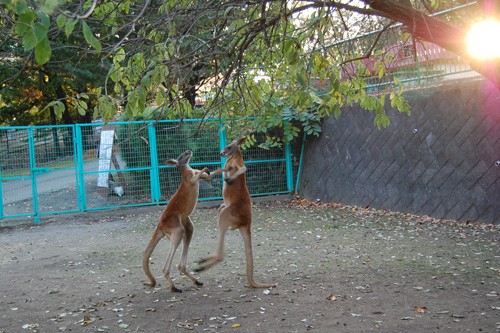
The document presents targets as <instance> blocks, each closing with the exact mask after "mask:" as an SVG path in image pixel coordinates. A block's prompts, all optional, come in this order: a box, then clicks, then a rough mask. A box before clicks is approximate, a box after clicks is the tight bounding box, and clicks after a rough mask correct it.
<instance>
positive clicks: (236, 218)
mask: <svg viewBox="0 0 500 333" xmlns="http://www.w3.org/2000/svg"><path fill="white" fill-rule="evenodd" d="M243 142H245V138H242V139H239V140H238V139H237V140H233V141H232V142H231V143H230V144H229V145H227V146H226V147H225V148H224V149H223V150H222V151H221V153H220V154H221V156H222V157H229V159H228V160H227V161H226V164H225V166H224V169H220V170H217V171H214V172H212V173H211V176H215V175H217V174H220V173H222V172H224V176H225V177H224V180H225V183H224V186H223V188H222V195H223V199H224V203H223V204H222V205H221V206H220V207H219V212H218V217H217V219H218V224H219V236H218V240H217V252H216V254H215V255H214V256H209V257H206V258H202V259H200V260H199V261H198V264H199V267H197V268H196V269H195V271H196V272H201V271H204V270H206V269H209V268H211V267H213V266H215V265H217V264H218V263H220V262H222V261H223V260H224V237H225V235H226V232H227V230H228V229H231V230H234V229H239V230H240V233H241V236H242V237H243V242H244V245H245V257H246V262H247V265H246V275H247V281H248V285H249V287H251V288H271V287H276V284H259V283H256V282H255V280H254V277H253V252H252V230H251V226H252V203H251V200H250V193H249V192H248V188H247V185H246V179H245V171H246V170H247V168H246V166H245V163H244V161H243V156H242V154H241V150H240V147H239V146H240V145H241V144H242V143H243Z"/></svg>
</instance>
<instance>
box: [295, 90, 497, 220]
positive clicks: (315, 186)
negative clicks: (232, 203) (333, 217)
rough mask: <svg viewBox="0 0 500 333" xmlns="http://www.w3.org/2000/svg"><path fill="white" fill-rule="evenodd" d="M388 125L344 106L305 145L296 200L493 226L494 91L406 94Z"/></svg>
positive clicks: (495, 125)
mask: <svg viewBox="0 0 500 333" xmlns="http://www.w3.org/2000/svg"><path fill="white" fill-rule="evenodd" d="M406 97H407V99H408V100H409V101H410V105H411V108H412V112H411V115H410V116H407V115H405V114H400V113H398V112H396V111H394V110H391V109H390V103H388V102H387V103H386V105H387V106H388V107H387V110H388V111H387V112H388V114H389V115H390V118H391V125H390V126H389V127H388V128H386V129H377V128H376V127H375V126H374V125H373V118H374V116H373V114H371V113H369V112H367V111H363V110H360V109H359V107H357V106H355V107H347V108H345V109H344V110H343V114H342V115H341V116H340V117H339V118H338V119H335V117H333V116H332V117H330V118H328V119H325V120H324V122H323V126H322V127H323V132H322V134H321V136H320V137H319V138H313V137H310V138H308V140H307V141H306V146H305V152H304V159H303V170H302V174H301V179H300V184H299V194H300V195H301V196H303V197H305V198H307V199H310V200H317V199H319V200H321V201H323V202H339V203H344V204H348V205H357V206H361V207H373V208H382V209H389V210H395V211H401V212H409V213H415V214H419V215H429V216H432V217H436V218H445V219H453V220H458V221H477V222H482V223H497V224H498V223H500V92H499V91H498V90H497V89H496V88H494V87H493V86H492V85H491V84H489V83H488V82H482V81H481V82H472V83H468V84H465V83H456V84H453V85H447V86H441V87H434V88H431V89H427V90H419V91H414V92H408V93H407V94H406Z"/></svg>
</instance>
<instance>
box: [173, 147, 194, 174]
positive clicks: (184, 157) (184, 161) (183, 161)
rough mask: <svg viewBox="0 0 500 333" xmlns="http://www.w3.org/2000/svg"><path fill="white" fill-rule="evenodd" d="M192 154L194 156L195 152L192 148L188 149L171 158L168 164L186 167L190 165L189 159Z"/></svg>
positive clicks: (180, 167) (179, 167) (180, 168)
mask: <svg viewBox="0 0 500 333" xmlns="http://www.w3.org/2000/svg"><path fill="white" fill-rule="evenodd" d="M191 156H193V152H192V151H191V150H186V151H185V152H183V153H182V154H180V155H179V157H177V159H174V158H172V159H169V160H168V161H167V164H168V165H175V166H177V168H178V169H179V170H182V169H184V168H186V167H189V161H190V160H191Z"/></svg>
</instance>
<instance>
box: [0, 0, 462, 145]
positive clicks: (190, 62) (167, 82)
mask: <svg viewBox="0 0 500 333" xmlns="http://www.w3.org/2000/svg"><path fill="white" fill-rule="evenodd" d="M463 2H464V1H438V0H420V1H413V2H410V1H404V0H403V1H402V0H384V1H369V0H365V1H349V0H339V1H326V2H325V1H314V0H306V1H286V0H267V1H263V0H256V1H239V0H228V1H220V0H218V1H216V0H207V1H199V0H163V1H156V0H123V1H99V2H98V1H97V0H87V1H80V2H74V1H61V0H42V1H36V2H35V1H28V0H12V1H10V0H1V2H0V9H1V12H0V24H1V26H2V28H1V29H2V37H0V38H1V39H0V52H1V53H0V54H1V56H0V73H1V77H2V79H1V80H2V81H1V88H0V89H1V90H0V107H1V108H2V112H1V115H0V122H2V123H4V124H16V123H25V122H28V121H29V122H31V123H36V122H39V121H41V122H44V121H45V122H47V121H50V122H54V121H55V119H56V117H58V118H59V119H63V120H64V121H65V122H66V123H71V122H72V121H74V118H75V117H77V118H78V117H80V118H83V119H84V121H89V119H90V118H91V117H92V116H93V117H94V118H103V119H104V120H110V119H113V118H116V117H120V118H121V119H125V120H127V119H140V118H142V119H165V118H167V119H171V118H189V117H217V118H223V119H226V120H228V121H229V122H230V123H231V125H232V127H231V128H233V129H234V130H235V131H237V132H239V133H241V132H247V133H249V132H267V131H268V130H269V129H270V128H279V129H280V131H281V132H280V134H279V135H277V136H276V137H270V138H268V139H269V140H268V143H269V144H272V143H276V142H277V143H278V144H279V143H280V142H281V141H283V140H285V141H289V140H291V139H293V138H294V137H296V136H298V133H299V131H300V130H301V128H302V129H303V130H304V131H305V132H306V133H308V134H312V135H317V134H318V133H319V131H320V127H319V125H318V122H319V120H320V119H321V118H322V117H323V116H325V115H329V114H335V115H340V113H341V110H342V106H343V105H345V104H352V103H359V104H360V105H361V106H362V107H363V108H364V109H366V110H369V111H371V112H374V114H375V124H376V125H377V126H379V127H382V126H387V125H388V124H389V118H388V117H387V115H386V114H385V113H384V103H386V95H385V94H382V95H378V96H377V95H369V94H367V93H366V91H365V89H364V88H365V85H366V83H365V81H364V73H363V72H362V71H361V72H358V73H357V75H356V76H354V77H352V78H350V79H349V80H345V79H343V78H342V70H343V67H344V66H345V64H347V63H348V62H349V61H353V60H354V59H356V58H357V59H360V58H361V57H366V56H368V55H371V54H374V53H376V52H377V47H376V45H377V42H378V40H379V39H380V36H379V37H378V38H377V40H375V41H373V45H372V47H370V48H369V49H359V50H350V52H346V50H344V49H343V48H342V47H341V46H339V44H338V43H335V42H338V41H340V40H344V39H346V38H350V37H353V36H356V35H359V34H362V33H364V32H366V31H370V30H374V29H382V33H381V36H382V35H383V31H384V29H385V28H386V27H388V26H390V25H391V24H393V23H394V22H397V21H399V22H400V23H403V26H404V27H405V26H406V27H407V26H408V24H410V23H409V22H410V21H408V20H409V19H408V17H410V18H411V24H412V25H413V26H412V30H410V32H411V33H413V34H414V35H415V36H416V37H418V38H423V39H427V40H430V41H432V42H435V43H437V44H438V45H442V46H444V47H446V48H448V49H450V50H452V51H454V52H457V53H460V52H462V51H463V50H459V49H458V48H459V47H461V46H460V45H458V44H456V43H455V44H453V43H452V42H450V41H453V40H454V39H455V38H456V36H457V34H460V33H461V32H463V30H462V28H458V27H455V26H452V25H451V24H450V23H448V22H438V23H439V24H436V25H429V23H432V24H434V23H436V22H435V21H437V20H436V19H433V18H431V17H430V16H429V14H431V13H432V12H433V11H436V10H439V9H442V8H444V7H443V6H444V4H445V3H446V5H447V6H454V5H457V4H460V3H463ZM416 17H423V21H422V22H420V21H418V20H416V19H415V18H416ZM422 24H423V25H426V24H427V25H428V26H430V27H432V28H433V29H436V30H435V31H430V32H429V33H427V35H426V34H425V33H423V32H422V31H420V30H419V28H420V25H422ZM405 33H407V31H406V32H405V31H403V29H402V31H401V34H402V35H404V34H405ZM433 38H434V40H432V39H433ZM378 74H379V75H380V76H384V75H387V72H386V71H385V70H384V68H383V66H382V65H380V66H379V67H378ZM387 92H390V94H388V95H387V96H388V99H389V100H390V103H391V106H392V107H394V108H396V109H398V110H400V111H402V112H409V107H408V105H407V103H406V102H405V100H404V99H403V98H402V89H401V87H400V86H399V85H398V84H397V82H396V84H394V85H392V86H390V87H388V91H387ZM198 99H201V100H202V102H203V104H204V105H203V107H202V108H197V107H196V104H197V101H198ZM47 114H50V115H51V117H50V118H49V117H47V116H46V115H47ZM248 117H252V119H253V120H252V121H251V122H244V123H243V124H240V123H239V122H235V119H247V118H248ZM14 119H16V121H15V120H14ZM285 119H291V120H292V122H286V121H284V120H285Z"/></svg>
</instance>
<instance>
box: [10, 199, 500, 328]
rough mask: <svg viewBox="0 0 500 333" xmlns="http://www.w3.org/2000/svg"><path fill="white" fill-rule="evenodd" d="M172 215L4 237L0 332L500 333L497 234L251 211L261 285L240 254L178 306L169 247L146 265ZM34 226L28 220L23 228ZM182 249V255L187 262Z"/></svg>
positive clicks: (370, 213)
mask: <svg viewBox="0 0 500 333" xmlns="http://www.w3.org/2000/svg"><path fill="white" fill-rule="evenodd" d="M162 210H163V207H148V208H136V209H126V210H116V211H107V212H94V213H87V214H78V215H71V216H69V215H64V216H57V217H53V218H50V219H46V220H45V221H44V223H41V224H38V225H28V226H26V225H25V226H21V227H15V228H3V229H0V230H1V231H0V248H1V253H2V256H0V270H1V279H0V290H1V298H0V307H1V309H2V310H1V314H0V332H4V333H7V332H8V333H10V332H148V333H150V332H186V331H194V332H306V331H311V332H500V319H499V318H500V286H499V283H500V274H499V273H500V260H499V257H500V251H499V241H500V233H499V227H498V226H493V225H489V226H486V225H477V224H465V223H457V222H454V221H440V220H434V219H431V218H428V217H419V216H413V215H407V214H401V213H394V212H387V211H380V210H372V209H359V208H356V207H349V206H340V205H314V204H311V203H308V202H305V201H300V200H295V201H284V202H273V203H256V204H254V223H253V245H254V257H255V271H256V272H255V278H256V280H257V281H258V282H266V283H267V282H273V283H278V287H277V288H273V289H265V290H262V289H257V290H254V289H249V288H246V287H245V284H246V279H245V275H244V274H245V262H244V254H243V242H242V240H241V237H240V235H239V233H238V232H230V233H229V234H228V237H227V241H226V255H227V256H226V260H225V262H224V263H222V264H220V265H219V266H216V267H214V268H212V269H211V270H209V271H206V272H203V273H201V274H198V275H197V277H199V279H200V280H201V281H202V282H204V283H205V284H204V286H203V287H196V286H193V285H192V284H191V283H190V281H189V280H187V279H185V278H183V277H182V276H181V275H180V274H179V272H178V271H177V270H175V268H174V269H173V273H172V277H173V278H175V282H176V283H177V286H178V287H179V288H181V289H183V293H172V292H170V291H169V290H168V288H166V287H165V283H164V278H163V277H162V268H163V265H164V262H165V258H166V254H167V252H168V246H169V242H168V241H167V240H162V241H161V242H160V244H159V245H158V247H157V248H156V251H155V252H154V253H153V258H152V264H151V269H152V272H153V274H154V275H155V276H157V277H158V279H157V280H158V282H159V283H160V285H159V286H158V288H151V287H148V286H144V285H143V282H146V276H145V275H144V273H143V272H142V268H141V259H142V254H143V251H144V249H145V247H146V244H147V242H148V241H149V237H150V236H151V234H152V232H153V229H154V227H155V226H156V223H157V220H158V218H159V216H160V214H161V211H162ZM216 214H217V210H216V208H202V209H197V210H195V213H194V214H193V216H192V219H193V222H194V224H195V233H194V237H193V241H192V245H191V248H190V254H189V260H188V262H189V268H191V269H193V268H195V267H196V264H195V263H194V261H195V260H196V259H198V258H199V257H203V256H205V255H208V254H212V253H213V252H214V251H215V245H216V237H217V222H216ZM27 222H29V221H27ZM179 257H180V250H178V252H177V255H176V261H178V260H179Z"/></svg>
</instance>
